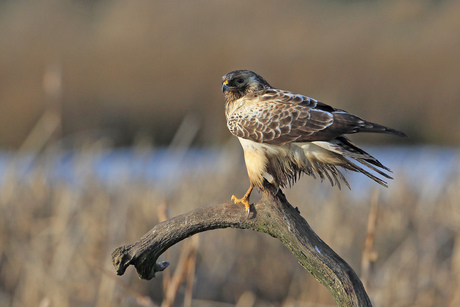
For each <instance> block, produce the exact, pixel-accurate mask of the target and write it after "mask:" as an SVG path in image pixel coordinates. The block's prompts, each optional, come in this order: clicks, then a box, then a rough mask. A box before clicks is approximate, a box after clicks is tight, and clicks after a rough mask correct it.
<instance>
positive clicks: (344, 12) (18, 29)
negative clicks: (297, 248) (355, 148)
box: [0, 0, 460, 307]
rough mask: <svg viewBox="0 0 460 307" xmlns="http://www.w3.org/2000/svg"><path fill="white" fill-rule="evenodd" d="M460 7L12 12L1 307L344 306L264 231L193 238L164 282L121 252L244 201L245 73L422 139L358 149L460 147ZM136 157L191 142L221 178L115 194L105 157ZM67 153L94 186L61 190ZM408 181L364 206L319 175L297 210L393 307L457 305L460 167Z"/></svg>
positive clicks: (368, 4) (33, 6)
mask: <svg viewBox="0 0 460 307" xmlns="http://www.w3.org/2000/svg"><path fill="white" fill-rule="evenodd" d="M459 11H460V2H459V1H410V0H404V1H385V2H383V1H351V2H341V1H288V2H275V1H253V2H235V1H219V2H217V1H216V2H208V1H193V2H186V1H169V2H155V1H138V0H135V1H129V2H127V1H57V0H48V1H18V2H13V1H4V2H2V3H1V4H0V42H1V43H0V146H1V148H2V149H3V150H8V160H7V163H6V165H7V166H6V168H5V169H3V170H2V173H1V179H2V180H1V184H0V213H1V214H0V305H1V306H42V307H46V306H157V305H161V304H163V306H166V303H167V302H171V298H173V299H175V302H174V304H175V306H182V305H185V306H190V305H191V306H233V305H236V306H329V305H331V306H334V305H335V303H334V301H333V300H332V298H331V297H330V295H329V293H328V292H327V290H325V289H323V287H322V286H320V285H319V284H318V283H317V282H316V280H314V279H313V277H311V276H310V275H309V274H308V273H307V272H306V271H305V270H303V269H302V268H301V267H300V266H299V265H298V264H297V262H296V259H295V258H294V256H292V255H291V254H290V253H289V251H288V250H287V249H286V248H284V246H282V245H281V243H280V242H278V241H276V240H274V239H272V238H270V237H268V236H266V235H262V234H257V233H252V232H250V231H241V230H239V231H238V230H230V229H226V230H216V231H212V232H209V233H204V234H200V235H199V238H198V239H193V240H192V239H189V240H187V241H185V242H184V243H183V244H181V245H179V246H177V247H174V248H172V249H171V250H170V251H169V252H168V255H165V258H164V260H169V261H171V266H170V267H169V268H168V269H167V270H166V271H165V272H164V273H159V274H158V277H157V278H156V279H153V280H151V281H141V280H139V279H138V278H137V276H136V274H135V272H134V270H133V269H132V268H129V269H128V271H127V273H126V274H125V275H124V276H122V277H118V276H115V272H114V269H113V267H112V265H111V263H110V253H111V252H112V250H113V249H114V248H116V247H117V246H119V245H122V244H126V243H130V242H132V241H134V240H136V239H137V238H139V237H140V236H141V235H143V234H144V233H145V232H147V231H148V230H149V229H150V228H152V227H153V226H154V225H155V224H156V223H158V221H159V220H160V218H161V217H162V216H164V215H165V210H166V212H167V213H168V215H169V216H175V215H178V214H181V213H184V212H186V211H189V210H192V209H194V208H197V207H200V206H205V205H211V204H216V203H222V202H225V201H228V199H229V196H230V195H232V194H238V195H239V194H242V193H243V192H244V191H245V189H246V188H247V177H246V173H245V169H244V165H243V162H242V160H241V149H240V147H239V145H238V144H237V141H236V140H231V141H230V142H229V143H227V140H229V139H231V136H230V135H229V133H228V131H227V129H226V127H225V119H224V115H223V98H222V95H221V93H220V78H221V76H222V75H223V74H225V73H226V72H228V71H230V70H233V69H237V68H247V69H252V70H254V71H256V72H258V73H260V74H261V75H263V76H264V77H265V78H266V79H267V80H268V81H269V82H270V83H271V84H273V85H274V86H277V87H280V88H283V89H289V90H293V91H296V92H299V93H304V94H308V95H310V96H312V97H314V98H317V99H320V100H322V101H324V102H326V103H330V104H332V105H334V106H336V107H340V108H343V109H346V110H348V111H350V112H352V113H355V114H358V115H360V116H363V117H365V118H368V119H370V120H372V121H376V122H380V123H382V124H387V125H389V126H392V127H394V128H397V129H401V130H403V131H405V132H406V133H407V134H408V135H409V136H410V138H408V139H396V138H390V137H378V138H377V137H375V138H369V137H362V138H359V142H360V143H361V142H362V141H366V142H372V141H375V142H378V143H387V144H388V143H390V142H400V143H401V142H404V143H422V142H428V143H431V144H437V145H450V146H457V144H458V143H459V141H460V124H459V121H458V119H457V117H458V114H459V113H460V104H459V103H458V100H459V97H460V87H459V86H458V85H459V84H460V53H459V52H458V50H460V36H459V35H458V31H459V30H460V19H459V18H458V12H459ZM119 145H130V146H132V148H131V149H132V150H133V152H134V153H135V155H134V157H133V159H145V161H146V163H148V159H147V158H146V157H148V156H149V154H151V153H152V152H155V150H156V149H157V146H169V147H168V148H170V150H171V154H174V155H175V157H177V159H178V163H180V161H181V157H182V154H183V152H184V151H185V150H187V149H188V148H189V147H190V146H211V145H212V146H219V147H222V148H223V150H222V157H221V160H220V161H221V163H219V165H222V167H219V170H220V171H219V172H214V171H210V172H206V173H202V172H198V173H192V174H190V173H187V174H183V175H181V174H179V175H180V176H179V177H178V178H180V180H178V179H175V180H166V181H165V182H163V183H162V184H161V185H160V184H158V183H156V182H152V181H148V180H145V178H142V176H140V177H136V176H132V175H128V174H129V172H123V171H120V173H119V174H117V175H116V176H114V178H110V180H109V181H106V180H100V179H99V178H98V177H97V175H96V173H95V171H94V169H93V164H92V161H93V158H94V157H98V156H101V155H102V156H103V155H106V154H108V153H110V152H111V151H112V150H113V146H119ZM69 149H71V150H73V153H74V159H73V160H72V161H73V162H72V165H70V166H67V167H69V168H71V169H72V170H73V171H74V172H75V173H76V178H78V180H77V182H67V181H59V180H58V181H56V180H52V178H53V175H52V174H53V172H54V171H55V170H54V169H53V165H54V164H53V163H52V162H53V161H54V160H55V159H57V157H59V155H60V154H61V153H62V152H65V151H66V150H69ZM25 157H26V158H31V159H32V161H31V162H30V165H29V166H30V172H29V173H28V175H27V176H26V177H24V176H21V175H20V173H21V171H22V170H23V169H24V165H23V161H24V160H23V159H24V158H25ZM379 158H382V157H379ZM428 162H429V161H427V163H426V164H429V163H428ZM424 165H425V163H423V161H422V163H421V166H420V167H423V166H424ZM388 166H389V167H390V168H391V167H392V165H388ZM216 168H218V167H217V166H216ZM393 170H394V171H395V180H394V181H392V182H391V183H390V187H389V189H386V190H375V191H374V190H373V188H371V190H369V191H368V192H367V193H365V194H364V195H360V197H358V198H356V195H355V194H354V193H355V192H354V191H353V190H352V191H351V192H347V191H339V190H337V189H335V188H330V187H328V186H327V184H320V183H317V182H315V181H313V180H311V179H303V180H302V181H301V182H299V183H298V184H297V185H296V186H295V187H294V188H293V189H291V190H289V191H287V197H288V199H289V201H290V202H291V203H292V204H293V205H294V206H297V207H299V209H300V211H301V213H302V215H303V216H304V217H305V218H306V219H307V220H308V221H309V223H310V224H311V226H312V228H313V229H315V231H316V232H317V233H318V234H319V235H320V237H322V238H323V239H324V240H325V241H326V242H327V243H328V244H329V245H330V246H331V247H332V248H333V249H334V250H335V251H336V252H337V253H338V254H339V255H341V256H342V257H343V258H344V259H345V260H346V261H347V262H349V263H350V265H351V266H352V267H353V268H354V269H355V270H356V271H357V272H358V273H359V274H360V275H361V276H363V277H364V278H365V279H366V281H367V283H366V284H367V290H368V293H369V295H370V297H371V299H372V300H373V302H374V304H375V306H458V305H460V295H459V293H460V236H459V233H460V232H459V226H458V225H460V213H459V212H460V211H459V200H460V195H459V192H458V191H459V188H460V180H459V178H460V176H459V174H458V170H456V169H455V170H454V171H453V174H454V175H453V176H452V177H451V178H448V179H446V183H445V184H444V185H442V186H436V187H435V186H431V185H430V182H432V180H431V178H426V180H423V179H422V180H420V182H421V186H420V187H419V188H414V187H413V185H412V184H411V183H410V178H409V177H406V176H405V175H404V174H403V173H401V172H398V169H393ZM426 174H427V176H429V174H430V173H429V172H426ZM256 198H257V197H254V200H255V199H256ZM375 207H376V208H377V211H376V220H375V223H371V225H373V226H375V237H374V241H373V245H372V248H371V250H366V251H365V240H366V232H367V229H368V222H369V220H371V221H372V219H370V218H369V216H371V217H372V214H370V212H371V208H375ZM165 208H167V209H165ZM181 253H183V255H184V256H183V257H182V258H181V256H180V255H181ZM366 261H370V267H369V269H368V270H366V268H365V264H366ZM361 267H363V269H361ZM366 276H367V277H366ZM171 289H172V290H171ZM168 300H169V301H168Z"/></svg>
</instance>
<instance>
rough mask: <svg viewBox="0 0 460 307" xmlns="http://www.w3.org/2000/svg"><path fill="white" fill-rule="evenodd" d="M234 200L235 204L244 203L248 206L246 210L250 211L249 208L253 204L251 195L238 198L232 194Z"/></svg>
mask: <svg viewBox="0 0 460 307" xmlns="http://www.w3.org/2000/svg"><path fill="white" fill-rule="evenodd" d="M232 200H233V202H234V203H235V204H240V203H241V204H243V205H244V207H245V208H246V211H247V212H248V213H249V211H250V210H249V209H250V208H251V206H250V205H249V197H244V196H243V197H242V198H238V197H236V196H235V195H232Z"/></svg>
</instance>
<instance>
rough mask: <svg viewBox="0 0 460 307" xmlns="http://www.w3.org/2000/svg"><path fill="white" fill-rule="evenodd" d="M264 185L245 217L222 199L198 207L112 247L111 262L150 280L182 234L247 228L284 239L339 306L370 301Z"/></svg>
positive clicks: (294, 213) (347, 268)
mask: <svg viewBox="0 0 460 307" xmlns="http://www.w3.org/2000/svg"><path fill="white" fill-rule="evenodd" d="M266 188H267V189H266V191H265V192H264V193H263V197H262V199H261V200H260V201H259V202H258V203H256V204H255V205H254V207H252V210H251V215H250V217H249V218H247V213H246V211H245V210H244V208H243V206H242V205H235V204H229V203H225V204H221V205H216V206H211V207H205V208H198V209H196V210H193V211H191V212H188V213H186V214H182V215H179V216H177V217H175V218H172V219H169V220H167V221H165V222H163V223H160V224H158V225H156V226H155V227H154V228H153V229H152V230H150V231H149V232H148V233H146V234H145V235H144V236H143V237H142V238H141V239H140V240H139V241H137V242H135V243H133V244H129V245H125V246H121V247H118V248H117V249H115V251H114V252H113V253H112V262H113V265H114V266H115V268H116V270H117V274H118V275H123V274H124V272H125V270H126V268H127V267H128V266H129V265H134V267H135V268H136V270H137V273H138V275H139V277H140V278H142V279H151V278H153V277H154V276H155V273H156V272H159V271H163V270H164V269H165V268H166V267H167V266H168V265H169V263H168V262H159V263H157V262H156V261H157V259H158V257H159V256H160V255H161V254H162V253H163V252H165V251H166V250H167V249H168V248H169V247H171V246H172V245H174V244H176V243H177V242H179V241H181V240H183V239H185V238H188V237H190V236H192V235H194V234H196V233H199V232H202V231H207V230H212V229H217V228H227V227H232V228H241V229H252V230H255V231H259V232H264V233H267V234H269V235H271V236H273V237H275V238H277V239H279V240H280V241H281V242H283V244H284V245H285V246H286V247H287V248H289V249H290V251H291V252H292V253H293V254H294V256H296V257H297V259H298V260H299V263H300V264H301V265H302V266H303V267H304V268H305V269H307V270H308V271H309V272H310V273H311V274H312V275H313V276H314V277H315V278H316V279H317V280H318V281H319V282H320V283H322V284H323V285H324V286H326V287H327V288H328V289H329V291H330V292H331V294H332V295H333V297H334V298H335V300H336V302H337V303H338V305H339V306H371V302H370V300H369V297H368V296H367V294H366V291H365V290H364V287H363V284H362V283H361V281H360V280H359V278H358V276H357V275H356V273H355V272H354V271H353V269H352V268H351V267H350V266H349V265H348V264H347V263H346V262H345V261H344V260H343V259H342V258H340V256H338V255H337V254H336V253H335V252H334V251H333V250H332V249H331V248H330V247H329V246H328V245H327V244H326V243H324V242H323V241H322V240H321V239H320V238H319V237H318V236H317V235H316V233H315V232H314V231H313V230H312V229H311V227H310V226H309V225H308V223H307V221H306V220H305V219H304V218H302V216H301V215H300V213H299V212H298V210H297V209H296V208H293V207H292V206H291V205H290V204H289V203H288V202H287V200H286V198H285V197H284V194H283V193H281V192H278V194H277V195H276V196H272V195H273V190H272V188H271V187H270V186H268V185H267V186H266Z"/></svg>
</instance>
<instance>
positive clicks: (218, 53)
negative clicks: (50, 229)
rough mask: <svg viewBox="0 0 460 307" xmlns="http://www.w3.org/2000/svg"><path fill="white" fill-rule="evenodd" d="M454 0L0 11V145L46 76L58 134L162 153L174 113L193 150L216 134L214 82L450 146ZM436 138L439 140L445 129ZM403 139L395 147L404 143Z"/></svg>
mask: <svg viewBox="0 0 460 307" xmlns="http://www.w3.org/2000/svg"><path fill="white" fill-rule="evenodd" d="M459 10H460V2H459V1H415V0H403V1H384V2H382V1H351V2H350V1H284V2H282V3H278V2H276V1H268V2H267V1H251V2H250V3H247V2H242V1H214V2H209V1H193V2H187V1H167V2H166V1H165V2H160V1H141V0H134V1H129V2H125V1H57V0H47V1H21V2H14V1H13V2H9V1H6V2H3V3H2V4H0V40H1V42H2V44H0V68H1V69H0V95H1V96H0V101H1V103H0V122H1V125H2V126H1V129H0V145H1V146H3V147H8V148H17V147H18V146H19V145H20V144H21V143H22V142H23V140H24V138H25V137H26V136H27V135H28V133H29V131H30V129H31V127H33V125H34V123H36V121H37V119H38V118H39V117H40V115H41V114H42V112H43V110H45V109H46V108H47V107H49V104H50V100H52V99H53V97H51V98H50V96H53V95H50V93H47V90H44V87H43V77H44V75H45V74H46V73H47V72H48V71H50V70H53V69H54V70H58V71H59V73H60V74H61V78H62V81H61V83H62V87H61V88H60V90H59V93H55V94H56V96H58V97H59V105H60V108H61V111H62V117H63V119H64V120H63V127H62V129H63V133H64V135H65V136H69V135H75V133H82V132H86V133H88V131H95V130H96V131H104V132H105V133H112V137H113V138H114V139H115V140H116V142H117V144H120V145H126V144H131V143H132V142H133V138H134V135H135V134H136V133H138V132H139V131H142V133H145V134H147V135H149V136H150V137H151V138H152V139H153V140H154V142H155V143H156V144H168V143H169V141H170V139H171V137H172V135H173V134H174V131H175V130H176V129H177V127H178V125H179V124H180V123H181V122H182V119H183V118H184V116H185V115H187V114H192V115H193V116H194V117H195V118H196V121H197V122H199V123H200V132H199V134H198V137H197V140H196V141H195V142H196V143H197V144H209V143H219V142H220V141H221V140H222V138H224V137H228V132H227V130H226V127H225V123H224V119H223V118H224V116H223V112H222V110H223V99H222V95H221V93H220V85H221V84H220V80H221V76H222V75H224V74H225V73H227V72H229V71H231V70H234V69H241V68H246V69H251V70H254V71H256V72H258V73H260V74H261V75H262V76H264V77H265V78H266V79H267V80H268V81H269V82H270V83H271V84H273V85H274V86H277V87H280V88H283V89H288V90H292V91H295V92H298V93H303V94H306V95H309V96H311V97H313V98H316V99H319V100H322V101H324V102H326V103H330V104H332V105H334V106H336V107H339V108H343V109H346V110H348V111H350V112H352V113H355V114H358V115H361V116H363V117H365V118H369V119H372V120H373V121H376V122H381V123H383V124H387V125H390V126H396V128H400V129H401V130H404V131H405V132H406V133H407V134H408V135H410V136H411V138H410V139H409V140H408V141H409V142H418V143H420V142H427V141H428V142H432V143H438V144H458V143H459V141H460V133H459V131H460V126H459V122H458V120H457V119H456V118H457V115H458V114H459V113H460V104H459V103H458V99H459V97H460V87H459V86H458V84H460V73H459V72H460V53H459V52H458V50H459V49H460V36H459V35H458V31H459V29H460V21H459V18H458V16H457V15H458V14H457V12H458V11H459ZM447 130H448V131H450V133H448V134H447V133H446V131H447ZM404 142H406V140H405V141H404Z"/></svg>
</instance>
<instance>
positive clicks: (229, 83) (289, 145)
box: [222, 70, 406, 214]
mask: <svg viewBox="0 0 460 307" xmlns="http://www.w3.org/2000/svg"><path fill="white" fill-rule="evenodd" d="M222 92H223V93H224V96H225V115H226V118H227V127H228V129H229V130H230V132H231V133H232V134H233V135H235V136H236V137H238V139H239V141H240V143H241V146H242V147H243V151H244V159H245V163H246V169H247V171H248V176H249V181H250V186H249V189H248V191H247V192H246V194H245V195H244V196H243V197H242V198H237V197H236V196H235V195H232V200H233V201H234V202H235V203H243V204H244V205H245V207H246V210H247V212H248V214H249V212H250V205H249V197H250V195H251V192H252V190H253V189H254V187H258V188H259V189H260V190H263V181H264V178H265V177H264V176H266V175H267V174H269V175H271V177H272V178H273V180H272V182H271V183H272V184H274V185H275V186H276V187H277V188H280V187H285V186H287V185H289V186H290V185H292V184H294V182H295V181H296V180H297V179H298V178H299V176H300V175H301V174H302V173H305V174H307V175H310V176H313V177H314V178H317V177H319V178H320V179H321V180H323V179H325V178H327V179H328V180H329V181H330V182H331V184H332V185H337V186H338V187H339V188H340V183H341V182H342V183H344V184H345V185H346V186H348V188H350V186H349V184H348V182H347V180H346V179H345V177H344V176H343V175H342V173H341V172H340V170H339V169H338V168H337V167H338V166H340V167H342V168H344V169H347V170H350V171H354V172H360V173H363V174H364V175H366V176H368V177H369V178H371V179H372V180H374V181H376V182H377V183H379V184H381V185H383V186H385V187H386V186H387V185H386V182H385V181H384V180H383V179H381V178H379V177H377V176H376V175H373V174H371V173H370V172H368V171H367V170H365V169H363V168H362V167H363V166H365V167H367V168H368V169H370V170H372V171H374V172H376V173H378V174H379V175H381V176H383V177H385V178H388V179H392V178H391V177H390V176H389V175H388V174H387V173H386V172H391V171H390V169H389V168H387V167H386V166H384V165H383V164H382V163H380V162H379V161H378V160H377V159H376V158H374V157H373V156H371V155H370V154H368V153H367V152H365V151H364V150H362V149H361V148H359V147H358V146H356V145H355V144H353V143H352V142H351V141H350V140H349V139H348V138H347V137H346V136H345V134H353V133H359V132H374V133H386V134H393V135H397V136H406V134H405V133H404V132H401V131H398V130H395V129H392V128H388V127H385V126H382V125H379V124H376V123H372V122H368V121H366V120H364V119H362V118H360V117H358V116H356V115H353V114H350V113H348V112H346V111H344V110H341V109H337V108H334V107H331V106H329V105H327V104H325V103H322V102H320V101H318V100H316V99H313V98H310V97H307V96H304V95H299V94H294V93H292V92H289V91H284V90H280V89H276V88H274V87H272V86H271V85H270V84H269V83H268V82H267V81H266V80H265V79H264V78H262V77H261V76H259V75H258V74H256V73H255V72H252V71H249V70H234V71H231V72H229V73H228V74H226V75H225V76H223V77H222ZM356 162H359V164H356ZM385 171H386V172H385Z"/></svg>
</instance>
